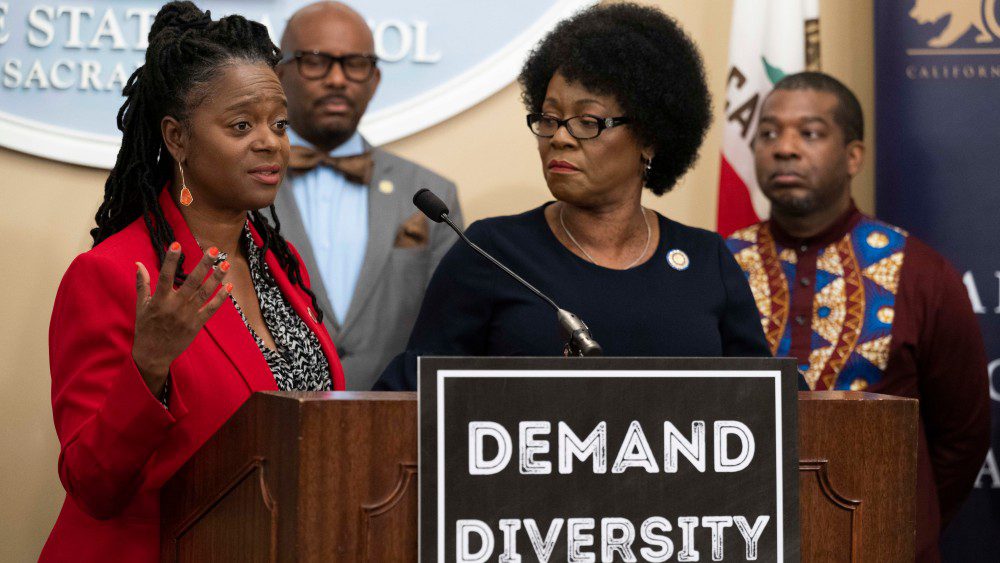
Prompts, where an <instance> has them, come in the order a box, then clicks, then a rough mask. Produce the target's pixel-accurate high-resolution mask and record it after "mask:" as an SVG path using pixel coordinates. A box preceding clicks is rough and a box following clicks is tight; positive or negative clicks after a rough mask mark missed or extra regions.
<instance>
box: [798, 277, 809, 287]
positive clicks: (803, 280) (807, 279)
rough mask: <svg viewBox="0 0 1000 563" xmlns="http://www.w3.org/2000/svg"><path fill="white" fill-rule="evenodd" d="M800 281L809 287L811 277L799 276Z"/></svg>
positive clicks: (803, 285)
mask: <svg viewBox="0 0 1000 563" xmlns="http://www.w3.org/2000/svg"><path fill="white" fill-rule="evenodd" d="M799 283H800V284H802V287H809V278H799Z"/></svg>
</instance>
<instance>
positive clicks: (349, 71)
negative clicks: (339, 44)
mask: <svg viewBox="0 0 1000 563" xmlns="http://www.w3.org/2000/svg"><path fill="white" fill-rule="evenodd" d="M293 60H294V61H295V64H296V65H297V66H298V69H299V74H301V75H302V77H303V78H308V79H309V80H319V79H320V78H326V75H327V74H329V73H330V69H331V68H333V63H338V64H339V65H340V68H341V70H343V71H344V77H345V78H347V79H348V80H350V81H351V82H365V81H367V80H368V79H370V78H371V77H372V75H373V74H375V65H376V63H378V57H376V56H375V55H361V54H356V53H351V54H347V55H341V56H339V57H338V56H336V55H331V54H330V53H324V52H322V51H295V52H294V53H291V54H290V55H285V56H284V57H282V58H281V60H280V61H278V64H284V63H289V62H292V61H293Z"/></svg>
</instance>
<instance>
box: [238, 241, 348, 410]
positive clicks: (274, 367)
mask: <svg viewBox="0 0 1000 563" xmlns="http://www.w3.org/2000/svg"><path fill="white" fill-rule="evenodd" d="M243 235H244V236H243V242H244V249H245V250H246V253H247V260H248V261H249V263H250V279H251V280H252V281H253V288H254V291H255V292H256V293H257V300H258V301H259V302H260V313H261V316H263V317H264V324H265V325H266V326H267V330H268V332H270V333H271V338H272V339H274V343H275V345H276V346H277V350H271V349H270V348H268V347H267V345H266V344H264V341H263V340H262V339H261V338H260V336H258V335H257V333H256V332H255V331H254V329H253V327H251V326H250V323H249V322H247V318H246V315H244V314H243V310H242V309H240V306H239V304H238V303H236V300H235V299H233V304H234V305H236V310H237V311H239V313H240V317H242V318H243V324H245V325H246V327H247V329H248V330H249V331H250V334H252V335H253V339H254V341H255V342H256V343H257V347H258V348H260V351H261V353H262V354H264V359H265V360H267V365H268V367H270V368H271V373H273V374H274V380H275V382H277V384H278V389H280V390H282V391H330V390H331V389H332V388H333V381H332V380H331V379H330V364H329V362H327V360H326V356H324V355H323V349H322V348H320V345H319V339H318V338H316V335H315V334H314V333H313V331H311V330H309V327H307V326H306V323H305V322H304V321H303V320H302V318H301V317H299V316H298V314H296V313H295V309H293V308H292V306H291V304H289V303H288V301H287V300H286V299H285V296H284V295H282V293H281V290H280V289H279V288H278V286H277V285H275V283H274V282H273V281H270V282H269V281H268V280H270V279H271V276H270V270H269V269H268V267H267V264H266V263H265V262H264V253H263V251H262V250H261V249H260V248H258V247H257V245H256V244H254V242H253V238H252V236H251V235H250V230H249V229H244V230H243Z"/></svg>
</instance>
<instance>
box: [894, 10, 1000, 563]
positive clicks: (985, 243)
mask: <svg viewBox="0 0 1000 563" xmlns="http://www.w3.org/2000/svg"><path fill="white" fill-rule="evenodd" d="M998 3H1000V2H998V0H961V1H959V0H916V1H913V0H909V1H898V2H876V3H875V74H876V78H875V94H876V100H875V114H876V117H877V131H876V148H877V159H876V166H877V168H876V204H877V211H878V216H879V218H881V219H884V220H886V221H889V222H891V223H894V224H896V225H899V226H901V227H903V228H905V229H907V230H909V231H910V232H911V233H913V234H914V235H916V236H917V237H919V238H921V239H923V240H924V241H925V242H927V243H929V244H930V245H931V246H932V247H933V248H935V249H936V250H938V251H940V252H942V253H943V254H944V255H945V256H946V257H947V258H948V259H949V260H950V261H951V263H952V264H953V265H954V266H955V268H956V269H957V270H958V271H959V272H960V273H961V274H963V280H964V281H965V285H966V287H967V288H968V291H969V297H970V299H971V301H972V304H973V307H974V309H975V311H976V314H977V317H978V319H979V322H980V328H981V329H982V333H983V338H984V340H985V343H986V352H987V355H988V357H989V360H990V363H989V369H988V373H986V374H983V377H989V379H990V398H991V399H992V415H993V425H992V428H993V442H992V446H993V447H992V448H991V450H990V453H989V456H988V457H987V459H986V462H985V463H984V465H983V469H982V471H981V472H980V474H979V476H978V478H977V479H976V484H975V489H973V491H972V494H971V495H970V497H969V499H968V500H967V501H966V503H965V506H964V507H963V508H962V511H961V513H960V514H959V516H958V517H957V518H956V519H955V520H954V521H952V523H951V524H950V526H949V527H948V529H947V530H946V532H945V539H944V542H943V545H942V551H943V555H944V560H945V561H955V562H959V561H962V562H965V561H996V560H998V558H1000V470H998V466H997V461H996V455H997V452H1000V424H998V423H1000V211H998V210H1000V111H998V104H1000V10H998Z"/></svg>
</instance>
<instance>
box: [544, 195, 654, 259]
mask: <svg viewBox="0 0 1000 563" xmlns="http://www.w3.org/2000/svg"><path fill="white" fill-rule="evenodd" d="M564 209H566V208H565V207H563V206H560V207H559V224H560V225H562V228H563V231H564V232H565V233H566V236H568V237H569V240H571V241H573V244H575V245H576V247H577V248H579V249H580V252H582V253H583V255H584V256H586V257H587V259H588V260H590V262H591V263H592V264H595V265H598V266H600V264H598V263H597V260H594V257H593V256H591V255H590V253H589V252H587V251H586V250H584V248H583V246H581V245H580V243H579V242H577V240H576V237H574V236H573V233H571V232H569V229H567V228H566V221H564V220H563V210H564ZM639 209H640V210H641V211H642V220H643V221H645V223H646V244H645V245H643V247H642V252H640V253H639V256H636V258H635V260H633V261H632V263H631V264H629V265H628V266H625V268H624V269H625V270H630V269H632V267H633V266H635V265H636V264H638V263H639V260H642V257H643V256H645V255H646V251H647V250H649V241H650V240H651V239H652V238H653V228H652V227H651V226H650V225H649V217H647V216H646V208H644V207H642V206H640V207H639Z"/></svg>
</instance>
